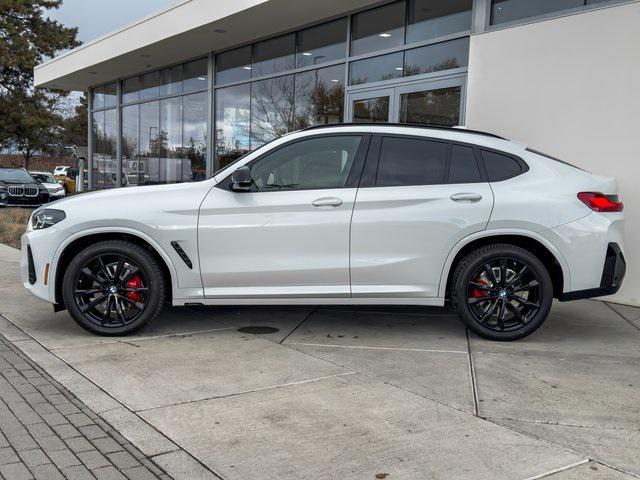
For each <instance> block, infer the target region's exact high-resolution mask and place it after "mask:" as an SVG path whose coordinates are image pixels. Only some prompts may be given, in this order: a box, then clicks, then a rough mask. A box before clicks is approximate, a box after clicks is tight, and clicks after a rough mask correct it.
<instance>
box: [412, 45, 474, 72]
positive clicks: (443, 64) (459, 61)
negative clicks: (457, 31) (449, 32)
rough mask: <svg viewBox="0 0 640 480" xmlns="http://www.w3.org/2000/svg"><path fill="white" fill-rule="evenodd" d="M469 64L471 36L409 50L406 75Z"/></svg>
mask: <svg viewBox="0 0 640 480" xmlns="http://www.w3.org/2000/svg"><path fill="white" fill-rule="evenodd" d="M467 65H469V37H465V38H459V39H457V40H451V41H449V42H442V43H436V44H435V45H429V46H426V47H421V48H414V49H413V50H407V53H406V55H405V59H404V76H405V77H409V76H411V75H420V74H421V73H432V72H439V71H442V70H450V69H452V68H460V67H466V66H467Z"/></svg>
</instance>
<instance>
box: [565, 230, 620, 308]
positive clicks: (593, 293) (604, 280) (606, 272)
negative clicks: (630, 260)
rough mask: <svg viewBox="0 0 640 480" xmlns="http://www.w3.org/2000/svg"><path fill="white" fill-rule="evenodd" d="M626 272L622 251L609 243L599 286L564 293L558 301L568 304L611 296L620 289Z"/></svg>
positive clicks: (614, 244)
mask: <svg viewBox="0 0 640 480" xmlns="http://www.w3.org/2000/svg"><path fill="white" fill-rule="evenodd" d="M626 272H627V262H626V261H625V258H624V254H623V253H622V249H621V248H620V246H619V245H618V244H617V243H613V242H612V243H609V245H608V246H607V254H606V256H605V260H604V267H603V269H602V277H601V279H600V286H599V287H597V288H589V289H586V290H577V291H575V292H565V293H563V294H562V295H560V297H559V299H560V301H561V302H569V301H572V300H581V299H584V298H593V297H604V296H607V295H613V294H614V293H617V292H618V290H619V289H620V286H621V285H622V281H623V280H624V275H625V273H626Z"/></svg>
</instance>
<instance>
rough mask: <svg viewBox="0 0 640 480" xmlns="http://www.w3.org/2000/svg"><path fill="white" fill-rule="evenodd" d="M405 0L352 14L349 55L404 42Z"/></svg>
mask: <svg viewBox="0 0 640 480" xmlns="http://www.w3.org/2000/svg"><path fill="white" fill-rule="evenodd" d="M404 24H405V2H404V1H402V2H396V3H391V4H389V5H385V6H383V7H378V8H374V9H373V10H367V11H366V12H362V13H358V14H356V15H354V16H353V23H352V24H351V55H361V54H363V53H369V52H374V51H376V50H385V49H387V48H392V47H397V46H399V45H403V44H404Z"/></svg>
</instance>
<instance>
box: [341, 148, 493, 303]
mask: <svg viewBox="0 0 640 480" xmlns="http://www.w3.org/2000/svg"><path fill="white" fill-rule="evenodd" d="M369 153H370V154H369V156H368V158H367V163H366V165H365V170H364V172H363V177H362V181H361V185H360V189H359V190H358V195H357V199H356V204H355V207H354V212H353V220H352V225H351V291H352V295H353V296H354V297H370V296H378V297H437V295H438V287H439V282H440V275H441V272H442V268H443V265H444V262H445V259H446V257H447V255H448V254H449V252H450V251H451V249H452V248H453V246H454V245H455V244H456V243H457V242H458V241H460V240H461V239H462V238H464V237H466V236H467V235H470V234H472V233H474V232H476V231H479V230H483V229H484V228H485V227H486V225H487V222H488V221H489V217H490V215H491V209H492V207H493V194H492V191H491V188H490V186H489V184H488V183H487V182H486V179H485V177H484V174H483V173H482V172H483V171H482V170H481V169H480V166H479V163H478V159H477V155H476V151H475V149H474V147H472V146H469V145H462V144H452V143H450V142H448V141H443V140H436V139H428V138H423V137H409V136H392V135H381V136H375V137H374V138H373V139H372V143H371V147H370V149H369Z"/></svg>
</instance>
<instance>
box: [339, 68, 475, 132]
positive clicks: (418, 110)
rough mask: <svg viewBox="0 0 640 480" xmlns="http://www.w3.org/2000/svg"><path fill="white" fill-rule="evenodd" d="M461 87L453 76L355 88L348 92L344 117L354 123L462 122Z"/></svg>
mask: <svg viewBox="0 0 640 480" xmlns="http://www.w3.org/2000/svg"><path fill="white" fill-rule="evenodd" d="M464 89H465V80H464V78H463V77H456V78H451V79H446V80H431V81H421V82H408V83H404V84H399V85H394V86H393V87H386V88H372V89H363V90H355V91H351V92H350V93H349V94H348V98H349V101H348V103H347V105H348V107H347V108H348V112H347V118H348V120H349V121H350V122H354V123H405V124H419V125H441V126H447V127H453V126H457V125H462V124H463V123H464V121H463V120H464V119H463V117H464V108H463V100H464V95H465V92H464Z"/></svg>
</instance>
